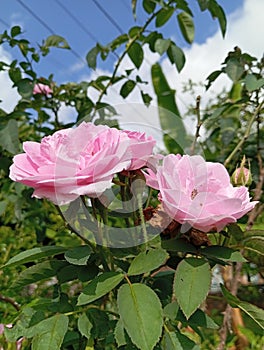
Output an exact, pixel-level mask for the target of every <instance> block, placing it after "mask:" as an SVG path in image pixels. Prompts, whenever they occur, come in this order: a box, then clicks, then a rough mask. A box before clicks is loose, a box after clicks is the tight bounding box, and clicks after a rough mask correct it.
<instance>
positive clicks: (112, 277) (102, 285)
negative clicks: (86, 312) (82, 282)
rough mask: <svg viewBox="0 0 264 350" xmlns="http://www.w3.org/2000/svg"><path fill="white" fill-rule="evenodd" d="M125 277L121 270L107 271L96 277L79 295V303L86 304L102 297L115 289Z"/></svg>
mask: <svg viewBox="0 0 264 350" xmlns="http://www.w3.org/2000/svg"><path fill="white" fill-rule="evenodd" d="M123 278H124V275H123V274H122V273H120V272H105V273H102V274H101V275H100V276H98V277H95V278H94V279H93V280H92V281H91V282H90V283H88V285H87V286H86V287H85V288H84V290H83V292H82V293H81V294H80V295H79V298H78V304H77V305H84V304H88V303H91V302H92V301H94V300H96V299H99V298H101V297H102V296H103V295H105V294H107V293H108V292H110V291H111V290H112V289H114V288H115V287H116V286H117V285H118V284H119V283H120V282H121V281H122V279H123Z"/></svg>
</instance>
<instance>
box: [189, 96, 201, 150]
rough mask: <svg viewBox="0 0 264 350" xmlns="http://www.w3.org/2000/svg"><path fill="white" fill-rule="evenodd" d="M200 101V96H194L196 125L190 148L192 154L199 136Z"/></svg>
mask: <svg viewBox="0 0 264 350" xmlns="http://www.w3.org/2000/svg"><path fill="white" fill-rule="evenodd" d="M200 102H201V96H197V98H196V107H195V111H196V116H197V125H196V132H195V135H194V140H193V143H192V146H191V149H190V155H193V154H194V152H195V147H196V144H197V140H198V137H200V129H201V126H202V124H203V123H202V121H201V113H200Z"/></svg>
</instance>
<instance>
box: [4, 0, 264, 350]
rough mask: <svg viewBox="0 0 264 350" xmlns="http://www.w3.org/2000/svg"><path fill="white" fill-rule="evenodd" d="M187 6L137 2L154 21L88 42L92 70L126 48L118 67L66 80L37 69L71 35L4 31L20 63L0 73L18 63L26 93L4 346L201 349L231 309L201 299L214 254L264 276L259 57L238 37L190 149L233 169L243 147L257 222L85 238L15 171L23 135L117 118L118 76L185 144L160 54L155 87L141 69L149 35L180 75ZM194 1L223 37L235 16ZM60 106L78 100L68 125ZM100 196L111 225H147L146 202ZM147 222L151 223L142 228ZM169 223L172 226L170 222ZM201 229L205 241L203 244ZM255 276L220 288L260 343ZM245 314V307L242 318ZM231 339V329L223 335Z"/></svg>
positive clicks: (9, 232)
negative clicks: (109, 99) (221, 85)
mask: <svg viewBox="0 0 264 350" xmlns="http://www.w3.org/2000/svg"><path fill="white" fill-rule="evenodd" d="M191 4H192V3H191V1H185V0H175V1H169V2H166V1H156V0H155V1H154V0H143V1H141V2H140V1H133V2H132V11H133V13H134V16H136V14H137V11H138V7H139V6H142V7H143V9H144V11H145V13H146V15H147V19H146V21H145V23H144V24H143V25H142V26H134V27H133V28H131V29H130V30H129V31H128V32H127V33H123V34H121V35H119V36H118V37H117V38H114V39H113V40H112V41H111V42H110V43H108V44H106V45H102V44H100V43H97V44H96V46H95V47H94V48H91V49H90V51H89V52H88V53H87V56H86V61H87V64H88V66H89V67H90V68H92V69H96V67H97V66H98V64H99V60H106V59H107V58H108V55H109V54H110V53H112V52H115V54H116V55H117V63H116V66H115V69H114V71H113V73H112V74H109V75H108V76H106V75H103V76H99V77H97V78H96V79H94V80H92V81H85V82H80V83H72V82H69V83H65V84H62V85H58V84H56V82H55V81H54V77H53V75H50V76H49V77H48V78H39V75H38V72H37V66H38V63H39V61H40V60H42V59H44V57H45V56H46V55H47V54H49V51H50V49H51V48H52V47H54V48H60V49H70V47H69V45H68V43H67V41H66V40H65V39H64V38H62V37H61V36H58V35H52V36H49V37H48V38H47V39H46V40H44V41H43V43H42V44H41V45H38V46H37V48H35V47H33V46H31V44H30V43H29V42H28V41H27V40H26V39H25V38H23V37H22V31H21V28H20V27H18V26H15V27H13V28H11V30H10V32H7V31H5V32H4V33H3V34H2V35H1V36H0V44H2V45H9V47H10V48H11V49H12V50H17V51H18V52H19V55H20V56H21V58H20V59H18V60H15V61H13V62H11V63H10V62H0V70H1V71H6V72H7V73H8V77H9V79H10V81H11V82H12V84H13V87H14V88H15V89H17V91H18V93H19V95H20V100H19V101H18V103H17V105H16V107H15V108H14V110H13V111H11V112H10V113H6V112H5V111H3V110H0V152H1V162H0V175H1V176H0V186H1V192H0V222H1V225H0V235H1V243H0V252H1V255H0V265H1V266H2V267H3V270H2V271H1V294H0V302H1V311H0V319H1V320H0V323H5V324H7V323H13V324H14V326H13V328H12V329H7V328H6V329H5V334H4V336H2V338H0V346H1V345H2V343H3V344H4V346H6V345H7V346H8V348H10V346H16V344H15V342H16V341H17V340H18V339H19V338H20V337H24V338H26V339H25V340H23V342H24V343H23V347H24V348H25V349H27V348H32V349H35V350H36V349H37V350H42V349H75V350H83V349H94V350H101V349H102V350H103V349H104V350H105V349H107V350H108V349H116V348H120V349H128V350H129V349H143V350H144V349H146V350H147V349H155V350H159V349H183V350H186V349H187V350H188V349H193V350H198V349H207V348H208V344H209V340H210V343H211V344H213V345H212V346H214V347H215V348H217V346H218V344H219V336H218V332H219V328H220V327H221V323H222V314H221V313H220V311H219V310H210V316H209V315H208V314H207V312H205V311H203V310H202V309H201V308H203V304H205V305H210V303H209V301H210V298H211V297H212V295H211V288H210V286H211V282H212V274H211V270H212V268H213V267H215V265H216V264H218V266H223V267H225V268H231V269H232V267H233V266H240V264H241V266H242V267H243V268H242V272H243V273H246V274H247V275H249V277H255V276H259V273H260V274H262V276H263V266H264V260H263V255H264V243H263V242H264V241H263V237H264V234H263V232H264V219H263V213H262V212H261V208H263V207H261V205H262V204H261V203H262V202H263V193H262V192H261V190H259V188H260V187H261V182H260V179H261V176H262V175H261V174H262V168H261V164H263V159H264V153H263V149H264V148H263V139H264V134H263V119H262V113H263V102H262V99H263V86H264V78H263V60H260V61H258V60H257V59H256V58H255V57H252V56H250V55H249V54H247V53H243V52H241V50H240V49H239V48H237V47H236V48H235V49H234V50H233V51H231V52H229V53H228V55H227V57H226V59H225V61H224V62H223V65H222V67H220V68H219V69H218V70H216V71H214V72H212V73H211V74H210V75H209V76H208V78H207V86H206V87H207V89H209V88H210V87H211V85H212V84H213V83H214V81H215V80H216V79H218V77H219V76H220V75H227V76H228V77H229V79H230V80H231V81H232V84H233V85H232V88H231V90H230V91H226V92H223V93H222V94H221V95H220V96H218V97H216V99H215V101H214V102H213V103H212V104H209V105H208V106H207V107H206V109H205V110H202V111H200V110H199V106H198V107H197V106H196V107H195V108H196V113H197V115H198V114H199V117H200V123H201V124H202V125H203V127H204V128H205V130H206V134H205V136H204V139H203V140H201V142H200V144H199V151H198V150H197V149H196V147H195V146H196V145H197V143H196V144H195V143H194V144H193V149H192V151H193V153H196V152H200V150H202V151H203V152H204V155H205V157H206V158H207V160H211V161H220V162H223V163H225V165H226V167H227V168H228V170H229V171H230V174H231V173H232V172H233V171H234V170H235V168H236V167H237V166H238V165H239V164H240V163H241V159H242V156H243V155H244V154H245V155H246V158H247V159H248V161H249V163H250V170H251V172H252V177H253V182H252V184H251V186H250V191H251V195H252V196H255V199H256V200H258V201H260V204H259V208H260V209H258V212H257V215H256V217H254V218H253V222H251V220H252V217H250V218H249V220H248V218H247V217H244V218H242V219H241V220H240V222H238V223H236V224H230V225H229V226H228V227H227V228H226V229H225V230H224V231H221V232H218V233H208V234H207V235H206V240H205V239H204V236H203V235H201V234H202V233H201V232H198V233H197V232H194V233H193V232H192V231H188V232H187V233H184V234H183V233H181V232H178V231H177V230H175V231H173V230H172V232H169V233H167V232H165V231H164V232H161V234H160V235H157V237H156V238H155V239H153V240H150V241H149V242H147V243H146V244H143V245H141V246H139V247H131V248H127V249H126V248H124V249H121V248H120V249H118V248H116V249H105V248H102V247H100V246H97V245H96V244H94V243H91V242H90V241H89V238H90V235H91V232H88V234H87V236H81V235H79V234H78V232H76V231H74V230H73V229H71V227H68V226H66V225H65V222H64V220H63V218H62V217H61V215H60V214H61V213H59V212H58V211H57V209H58V208H56V207H55V206H53V205H52V204H50V203H49V202H47V201H46V200H37V199H34V198H32V197H31V196H32V190H31V189H29V188H27V187H25V186H24V185H21V184H18V183H13V182H11V180H10V179H9V167H10V165H11V164H12V158H13V156H14V155H15V154H17V153H19V152H21V151H22V142H24V141H39V140H40V139H41V138H42V137H43V136H45V135H50V134H52V133H53V132H54V131H56V130H60V129H63V128H65V127H71V126H74V125H75V124H76V123H78V122H80V121H81V120H83V119H85V120H86V121H94V122H96V123H98V124H99V123H103V124H108V125H111V126H112V125H115V126H116V125H118V123H117V120H116V119H115V116H116V111H115V109H114V106H111V105H110V104H108V103H106V102H104V96H105V95H106V94H107V92H108V89H109V87H110V86H113V85H114V84H117V83H118V84H120V90H119V93H120V96H122V97H123V98H124V99H126V98H127V97H128V96H129V94H130V93H131V92H132V91H133V92H135V93H136V92H138V93H139V95H140V97H141V99H142V101H143V103H144V104H145V105H146V106H149V105H150V104H151V103H152V100H155V99H156V100H157V103H158V111H159V119H160V124H161V128H162V131H163V134H164V144H165V146H166V148H167V151H168V152H171V153H183V152H184V151H185V150H186V149H188V147H189V144H190V142H189V139H190V136H189V135H188V134H187V131H186V130H185V127H184V123H183V117H182V116H181V115H180V112H179V109H178V106H177V95H176V91H175V90H173V89H171V87H170V86H169V84H168V81H167V78H166V76H165V75H164V73H163V71H162V68H161V64H160V63H159V62H157V63H156V64H154V65H153V66H152V67H151V78H152V85H153V88H154V94H152V93H146V92H145V90H144V89H145V85H146V84H147V82H145V81H144V79H143V78H142V76H141V71H140V68H141V67H142V64H143V62H144V59H145V50H144V48H145V46H147V47H149V49H150V50H151V51H152V52H157V53H158V54H159V55H160V56H163V57H168V59H169V61H170V62H171V64H173V65H174V66H175V68H176V69H177V71H178V72H179V73H180V72H181V71H182V69H183V67H184V65H185V55H184V52H183V50H182V49H181V48H180V47H179V44H178V42H177V41H176V42H173V41H172V40H171V39H170V38H166V37H164V36H163V33H162V29H163V27H164V26H166V24H167V23H168V22H169V21H171V20H175V18H177V23H178V26H179V30H180V32H181V34H182V36H183V38H184V39H185V41H186V42H187V43H189V44H191V43H192V42H193V40H194V34H195V26H194V20H193V11H192V9H191ZM198 4H199V7H200V10H201V11H208V12H209V13H210V14H211V15H212V17H213V18H216V19H217V20H218V22H219V26H220V29H221V31H222V34H223V36H224V35H225V31H226V17H225V13H224V11H223V9H222V7H221V6H220V5H219V4H218V2H217V1H215V0H198ZM125 57H129V59H130V60H131V62H132V63H133V65H134V66H135V68H134V69H131V70H130V69H128V70H127V71H125V73H124V74H121V73H120V72H119V68H120V65H121V64H122V62H123V60H124V58H125ZM36 83H43V84H47V85H48V86H49V87H50V88H51V89H52V91H53V92H52V94H51V95H48V96H43V95H41V94H39V95H33V88H34V85H35V84H36ZM91 88H94V89H96V90H97V91H98V93H99V97H98V98H97V99H94V98H93V97H92V96H93V95H92V94H91V93H90V90H91ZM135 88H136V89H135ZM64 105H66V106H71V107H73V108H74V110H75V112H76V120H75V121H73V122H72V123H69V124H63V123H62V122H60V121H59V118H58V113H59V111H60V110H61V108H62V106H64ZM97 115H98V118H97V117H95V116H97ZM198 131H199V130H198ZM124 178H125V177H124ZM123 180H124V179H123V178H122V176H121V178H120V179H118V180H116V184H115V185H114V186H113V188H114V190H116V193H117V198H118V200H122V199H123V198H126V199H127V198H130V196H131V189H130V187H129V186H130V184H131V182H132V179H129V180H127V182H124V183H123ZM262 186H263V184H262ZM256 196H258V197H257V198H256ZM147 203H148V204H149V205H153V206H156V204H157V194H156V193H155V191H153V193H151V194H149V197H148V200H147ZM93 204H94V206H93V205H92V204H91V205H89V206H87V209H89V210H90V211H91V213H92V214H93V217H97V218H100V219H102V220H103V221H104V224H105V222H106V220H107V219H108V220H109V224H110V223H111V224H112V225H117V226H118V227H123V228H124V226H125V227H129V228H131V227H132V226H135V223H137V225H138V226H137V227H136V229H138V231H137V232H140V233H141V230H142V227H143V226H144V225H143V224H144V223H143V222H142V219H143V215H141V216H140V212H139V211H140V210H138V209H137V210H135V211H134V212H133V213H132V214H129V215H128V214H126V213H125V214H124V213H123V212H122V213H117V214H116V213H114V211H112V212H110V214H115V215H113V216H112V217H110V216H111V215H109V217H108V218H107V217H106V215H105V212H106V211H105V208H104V206H103V205H102V204H100V203H99V201H98V202H96V200H94V201H93ZM99 204H100V205H99ZM78 205H79V204H77V205H76V204H75V206H74V205H70V206H69V207H68V209H67V210H68V213H70V212H72V213H73V212H75V211H78V209H79V206H78ZM150 208H151V210H153V207H147V205H146V207H143V208H140V209H143V212H144V213H143V214H145V210H146V209H150ZM100 214H102V217H100ZM141 214H142V213H141ZM86 220H88V218H86V217H85V216H84V215H83V216H82V217H81V220H80V224H81V225H82V224H83V225H84V226H85V224H87V222H86ZM247 220H248V222H247ZM99 221H100V220H99ZM100 223H101V221H100ZM124 223H125V225H124ZM252 225H253V227H252ZM102 227H103V225H102ZM72 228H74V226H72ZM149 229H150V226H149V225H147V228H146V230H149ZM170 229H171V227H170V226H169V228H168V231H170ZM75 233H77V235H75ZM191 233H192V234H193V235H194V237H191ZM123 234H125V230H124V231H123V232H122V235H123ZM151 234H152V232H151ZM87 237H88V238H87ZM201 237H202V239H204V240H203V241H202V243H199V239H200V238H201ZM133 238H134V237H132V240H131V241H133ZM195 238H196V240H195ZM197 238H199V239H198V243H197ZM120 239H122V237H121V238H120ZM252 263H254V265H252ZM227 282H229V283H232V281H227ZM227 285H228V283H227ZM251 287H252V286H251V285H249V286H243V288H242V289H241V290H239V298H238V297H236V296H234V295H232V294H231V293H230V292H229V291H228V290H227V289H226V288H224V287H222V295H223V296H224V298H225V300H226V301H227V303H229V304H230V305H231V306H232V307H238V308H239V309H240V310H241V311H242V312H243V317H244V315H246V316H247V317H248V319H250V322H252V323H253V327H252V328H250V327H249V328H248V329H247V328H246V329H245V330H243V329H242V332H244V333H245V334H246V336H247V338H248V339H250V341H251V343H252V344H256V346H255V345H254V346H255V349H258V348H257V346H261V345H260V344H261V339H262V341H263V337H262V338H261V336H260V335H259V334H258V331H259V330H260V331H261V332H262V331H263V328H264V324H263V319H264V315H263V308H262V307H263V304H261V305H260V306H257V304H256V305H254V302H256V301H258V302H259V303H261V295H259V294H260V292H259V291H260V290H261V285H260V286H259V288H258V289H257V290H258V293H259V294H258V298H257V297H255V296H254V297H253V294H252V295H251V289H250V288H251ZM222 295H220V299H221V298H222ZM245 295H249V296H250V297H249V299H250V302H253V304H251V303H250V302H249V301H243V299H244V298H243V297H244V296H245ZM248 319H247V318H245V321H246V325H247V324H249V321H248ZM190 328H191V329H192V331H191V333H190V332H189V330H190ZM257 330H258V331H257ZM250 332H251V333H250ZM258 337H259V338H258ZM208 339H209V340H208ZM234 339H235V338H234V337H230V339H229V338H228V339H227V340H226V345H227V346H228V344H229V343H232V342H234V341H235V340H234ZM258 339H260V340H259V341H258ZM7 342H8V343H7ZM11 343H12V345H11ZM9 345H10V346H9ZM252 346H253V345H252ZM255 349H254V350H255Z"/></svg>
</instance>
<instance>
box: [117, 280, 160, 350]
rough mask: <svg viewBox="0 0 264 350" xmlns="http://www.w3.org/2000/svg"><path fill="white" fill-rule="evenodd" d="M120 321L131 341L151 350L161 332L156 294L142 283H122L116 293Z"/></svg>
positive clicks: (158, 302) (140, 347) (142, 348)
mask: <svg viewBox="0 0 264 350" xmlns="http://www.w3.org/2000/svg"><path fill="white" fill-rule="evenodd" d="M117 304H118V310H119V313H120V316H121V320H122V323H123V325H124V327H125V329H126V331H127V333H128V335H129V337H130V338H131V340H132V342H133V343H134V344H135V345H136V346H137V347H138V348H139V349H141V350H152V349H153V348H154V346H155V345H156V343H157V342H158V340H159V338H160V336H161V332H162V324H163V319H162V308H161V303H160V301H159V298H158V296H157V294H156V293H155V292H154V291H153V290H152V289H151V288H149V287H148V286H146V285H144V284H139V283H134V284H130V285H128V284H124V285H122V286H121V287H120V289H119V291H118V295H117Z"/></svg>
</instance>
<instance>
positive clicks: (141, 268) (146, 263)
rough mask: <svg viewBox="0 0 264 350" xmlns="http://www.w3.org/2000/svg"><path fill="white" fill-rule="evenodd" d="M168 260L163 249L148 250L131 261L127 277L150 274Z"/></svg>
mask: <svg viewBox="0 0 264 350" xmlns="http://www.w3.org/2000/svg"><path fill="white" fill-rule="evenodd" d="M168 258H169V255H168V253H167V252H166V250H164V249H150V250H149V251H146V252H142V253H140V254H139V255H138V256H136V257H135V259H134V260H133V261H132V263H131V265H130V267H129V269H128V275H140V274H142V273H146V272H150V271H152V270H154V269H156V268H158V267H159V266H161V265H163V264H164V263H165V261H166V260H167V259H168Z"/></svg>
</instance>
